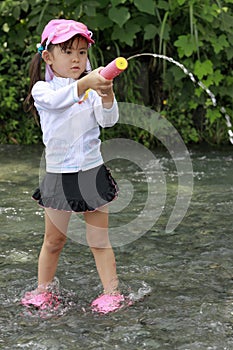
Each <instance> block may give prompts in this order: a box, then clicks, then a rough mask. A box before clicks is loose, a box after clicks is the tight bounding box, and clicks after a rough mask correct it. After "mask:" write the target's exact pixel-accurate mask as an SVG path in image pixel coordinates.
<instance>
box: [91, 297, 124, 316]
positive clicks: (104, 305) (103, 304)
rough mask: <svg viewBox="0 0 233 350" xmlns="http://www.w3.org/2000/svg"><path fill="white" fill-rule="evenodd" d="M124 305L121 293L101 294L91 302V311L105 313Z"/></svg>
mask: <svg viewBox="0 0 233 350" xmlns="http://www.w3.org/2000/svg"><path fill="white" fill-rule="evenodd" d="M124 305H125V298H124V296H123V295H122V294H117V295H111V294H102V295H100V296H99V297H98V298H96V299H95V300H94V301H93V302H92V303H91V308H92V311H94V312H99V313H102V314H107V313H109V312H113V311H116V310H119V309H121V308H122V307H123V306H124Z"/></svg>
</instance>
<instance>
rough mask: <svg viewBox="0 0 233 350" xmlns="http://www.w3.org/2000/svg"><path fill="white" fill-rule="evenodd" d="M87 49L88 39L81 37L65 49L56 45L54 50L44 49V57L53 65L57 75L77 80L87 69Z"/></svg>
mask: <svg viewBox="0 0 233 350" xmlns="http://www.w3.org/2000/svg"><path fill="white" fill-rule="evenodd" d="M87 51H88V44H87V41H86V40H85V39H84V38H82V37H79V38H75V39H74V41H73V43H72V45H71V46H67V47H66V48H65V49H63V48H62V47H61V46H60V45H56V46H55V47H54V49H53V51H51V52H49V51H44V52H43V54H44V55H43V54H42V57H43V56H44V57H43V59H44V61H45V62H46V63H47V64H49V65H50V66H51V68H52V70H53V72H54V75H55V76H57V77H62V78H73V79H75V80H77V79H78V78H79V77H80V75H81V74H82V73H83V72H84V71H85V70H86V64H87Z"/></svg>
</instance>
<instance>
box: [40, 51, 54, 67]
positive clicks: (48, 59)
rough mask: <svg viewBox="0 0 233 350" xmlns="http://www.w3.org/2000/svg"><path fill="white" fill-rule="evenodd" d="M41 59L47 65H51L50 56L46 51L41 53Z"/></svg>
mask: <svg viewBox="0 0 233 350" xmlns="http://www.w3.org/2000/svg"><path fill="white" fill-rule="evenodd" d="M42 58H43V60H44V61H45V63H47V64H52V54H51V52H49V51H48V50H44V51H43V52H42Z"/></svg>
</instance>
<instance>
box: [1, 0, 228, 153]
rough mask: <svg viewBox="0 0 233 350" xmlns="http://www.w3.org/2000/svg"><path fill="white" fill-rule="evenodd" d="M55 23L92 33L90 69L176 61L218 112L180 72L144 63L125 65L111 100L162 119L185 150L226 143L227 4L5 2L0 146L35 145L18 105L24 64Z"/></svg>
mask: <svg viewBox="0 0 233 350" xmlns="http://www.w3.org/2000/svg"><path fill="white" fill-rule="evenodd" d="M53 18H71V19H76V20H78V21H82V22H84V23H86V24H87V25H88V27H89V28H90V29H91V30H92V31H93V32H94V38H95V41H96V44H95V45H94V46H93V47H92V48H91V50H90V61H91V63H92V66H93V68H96V67H97V66H99V65H105V64H106V63H108V62H109V61H111V60H112V59H113V58H115V57H116V56H119V55H122V56H125V57H129V56H131V55H134V54H137V53H142V52H154V53H159V54H165V55H167V56H170V57H173V58H174V59H175V60H178V61H180V62H181V63H182V64H184V65H185V66H186V67H187V69H188V70H189V71H190V72H193V73H194V75H195V77H196V79H197V80H201V81H202V82H203V83H204V84H205V86H206V87H207V88H209V89H210V90H211V91H212V92H213V93H214V94H215V95H216V98H217V102H218V105H217V107H213V106H212V104H211V101H210V99H209V97H208V96H207V95H206V92H205V91H204V90H203V89H201V87H200V86H199V85H194V84H193V83H192V82H191V81H190V79H189V77H188V76H187V75H185V74H184V73H183V72H182V71H181V70H180V68H178V67H176V66H174V65H172V64H170V63H168V62H167V61H163V60H155V59H154V58H148V57H143V58H142V57H141V58H139V59H132V60H130V61H129V67H128V70H127V71H126V72H125V73H124V74H122V75H121V77H120V78H117V79H116V81H115V86H116V88H115V89H116V94H117V98H118V99H119V100H120V101H126V102H132V103H137V104H143V103H144V104H146V105H147V106H150V107H151V108H153V109H155V110H157V111H160V112H161V114H162V115H163V116H164V117H166V118H167V119H168V120H169V121H171V122H172V123H173V125H174V126H175V127H176V128H177V130H178V131H179V132H180V134H181V135H182V137H183V139H184V141H185V142H186V143H196V142H202V141H206V142H209V143H212V144H216V143H217V144H222V143H226V142H229V141H228V136H227V129H226V125H225V120H224V117H223V116H222V114H221V113H220V107H221V106H224V107H225V108H226V110H227V111H229V114H231V110H232V98H233V73H232V69H231V66H232V64H231V61H232V58H233V0H225V1H221V2H220V1H219V0H216V1H214V2H213V1H210V0H168V1H164V0H147V1H141V0H86V1H82V0H21V1H19V0H5V1H1V2H0V60H1V65H0V83H1V89H0V107H1V110H0V127H1V130H0V143H8V142H17V143H34V142H38V141H39V140H40V139H41V135H40V130H39V128H38V127H37V125H36V124H35V123H34V120H33V118H32V117H30V116H29V115H27V114H25V113H24V111H23V107H22V102H23V99H24V98H25V96H26V94H27V89H28V75H27V72H28V66H29V62H30V60H31V57H32V55H33V54H34V53H35V52H36V44H37V43H39V42H40V34H41V32H42V30H43V27H44V26H45V24H46V23H47V22H48V21H49V20H51V19H53ZM108 132H109V131H108ZM114 132H115V133H116V134H117V135H116V136H121V135H122V134H124V133H125V132H126V133H127V135H131V136H132V137H133V138H134V139H138V140H139V141H140V142H142V143H144V144H147V145H149V146H151V147H152V146H154V145H155V141H154V140H152V139H151V138H150V135H149V134H147V133H145V132H144V131H143V130H135V129H134V130H133V129H132V130H129V127H127V130H124V129H123V127H122V126H119V128H118V130H115V129H114Z"/></svg>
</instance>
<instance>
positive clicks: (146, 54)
mask: <svg viewBox="0 0 233 350" xmlns="http://www.w3.org/2000/svg"><path fill="white" fill-rule="evenodd" d="M140 56H152V57H155V58H160V59H163V60H166V61H168V62H170V63H173V64H175V65H176V66H177V67H179V68H180V69H182V71H183V72H184V73H185V74H186V75H187V76H188V77H189V78H190V79H191V81H192V82H193V83H194V84H196V85H198V86H200V88H201V89H203V90H204V91H205V92H206V93H207V95H208V96H209V97H210V99H211V101H212V104H213V106H214V107H217V100H216V97H215V95H214V94H213V92H212V91H211V90H210V89H208V88H207V87H206V86H205V84H203V82H202V81H200V80H197V79H196V78H195V77H194V75H193V74H192V73H191V72H190V71H189V70H188V69H187V68H186V67H185V66H184V65H183V64H182V63H180V62H178V61H175V60H174V59H173V58H172V57H168V56H165V55H160V54H157V53H150V52H149V53H140V54H136V55H133V56H130V57H129V58H127V60H128V61H129V60H131V59H133V58H136V57H140ZM220 111H221V113H222V114H223V115H224V117H225V120H226V125H227V128H228V136H229V140H230V142H231V144H233V131H232V130H231V129H232V124H231V121H230V117H229V115H228V114H227V112H226V109H225V108H224V107H221V108H220Z"/></svg>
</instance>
